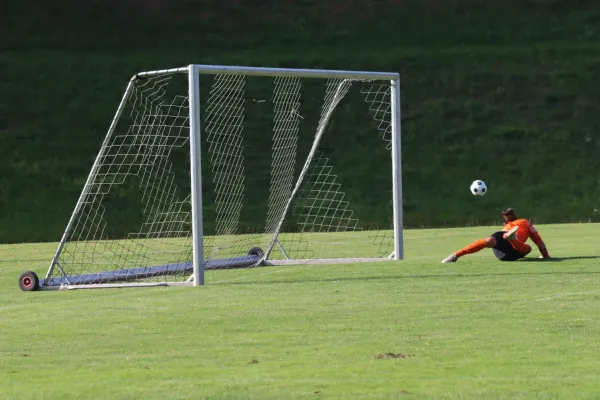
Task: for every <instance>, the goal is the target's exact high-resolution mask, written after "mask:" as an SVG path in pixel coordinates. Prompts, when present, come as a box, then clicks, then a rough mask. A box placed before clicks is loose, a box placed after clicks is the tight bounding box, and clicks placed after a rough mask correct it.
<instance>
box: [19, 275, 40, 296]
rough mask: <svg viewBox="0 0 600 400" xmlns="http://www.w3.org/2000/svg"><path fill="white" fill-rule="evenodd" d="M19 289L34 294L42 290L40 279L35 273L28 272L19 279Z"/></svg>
mask: <svg viewBox="0 0 600 400" xmlns="http://www.w3.org/2000/svg"><path fill="white" fill-rule="evenodd" d="M19 287H20V288H21V290H22V291H24V292H33V291H35V290H38V289H39V288H40V279H39V278H38V276H37V275H36V273H35V272H33V271H26V272H23V273H22V274H21V276H20V277H19Z"/></svg>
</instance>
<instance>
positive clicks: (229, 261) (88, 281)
mask: <svg viewBox="0 0 600 400" xmlns="http://www.w3.org/2000/svg"><path fill="white" fill-rule="evenodd" d="M258 261H260V257H259V256H257V255H248V256H240V257H232V258H223V259H217V260H209V261H207V262H206V264H205V265H204V269H205V270H210V269H227V268H244V267H250V266H252V265H254V264H256V263H257V262H258ZM192 272H194V267H193V264H192V262H191V261H188V262H186V263H180V264H168V265H159V266H155V267H139V268H129V269H122V270H114V271H103V272H96V273H93V274H82V275H71V276H67V277H64V276H62V277H55V278H46V279H42V280H40V286H75V285H76V286H81V285H92V284H93V285H100V284H107V283H111V282H119V281H128V280H129V281H131V280H135V279H147V278H152V277H156V276H165V275H184V274H191V273H192ZM150 283H153V282H150Z"/></svg>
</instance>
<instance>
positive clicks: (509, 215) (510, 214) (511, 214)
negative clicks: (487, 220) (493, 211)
mask: <svg viewBox="0 0 600 400" xmlns="http://www.w3.org/2000/svg"><path fill="white" fill-rule="evenodd" d="M515 219H517V214H515V210H513V209H512V208H507V209H506V210H504V211H502V221H504V223H507V222H510V221H514V220H515Z"/></svg>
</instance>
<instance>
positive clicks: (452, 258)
mask: <svg viewBox="0 0 600 400" xmlns="http://www.w3.org/2000/svg"><path fill="white" fill-rule="evenodd" d="M494 246H496V238H494V237H492V236H489V237H486V238H485V239H479V240H476V241H474V242H473V243H471V244H469V245H467V246H465V247H463V248H462V249H460V250H458V251H457V252H456V253H452V254H450V255H449V256H448V257H446V258H444V259H443V260H442V263H444V264H446V263H451V262H456V261H457V260H458V259H459V258H460V257H462V256H465V255H467V254H473V253H477V252H478V251H481V250H483V249H486V248H494Z"/></svg>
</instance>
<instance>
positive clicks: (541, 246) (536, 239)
mask: <svg viewBox="0 0 600 400" xmlns="http://www.w3.org/2000/svg"><path fill="white" fill-rule="evenodd" d="M527 227H528V228H529V237H530V238H531V240H532V241H533V243H535V245H536V246H537V248H538V250H539V251H540V253H542V257H544V258H550V254H548V249H547V248H546V244H545V243H544V241H543V240H542V237H541V236H540V234H539V233H538V231H537V229H535V227H534V226H533V225H532V224H531V223H530V222H528V223H527Z"/></svg>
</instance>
